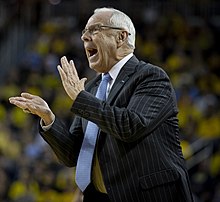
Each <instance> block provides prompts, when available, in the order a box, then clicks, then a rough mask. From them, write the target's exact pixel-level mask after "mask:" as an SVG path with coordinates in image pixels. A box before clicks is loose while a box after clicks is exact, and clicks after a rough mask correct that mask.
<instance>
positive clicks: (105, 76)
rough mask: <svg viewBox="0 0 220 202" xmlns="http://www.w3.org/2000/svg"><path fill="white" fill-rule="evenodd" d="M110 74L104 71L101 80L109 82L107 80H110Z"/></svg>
mask: <svg viewBox="0 0 220 202" xmlns="http://www.w3.org/2000/svg"><path fill="white" fill-rule="evenodd" d="M111 79H112V78H111V76H110V74H109V73H105V74H103V76H102V81H104V80H105V81H107V82H109V81H111Z"/></svg>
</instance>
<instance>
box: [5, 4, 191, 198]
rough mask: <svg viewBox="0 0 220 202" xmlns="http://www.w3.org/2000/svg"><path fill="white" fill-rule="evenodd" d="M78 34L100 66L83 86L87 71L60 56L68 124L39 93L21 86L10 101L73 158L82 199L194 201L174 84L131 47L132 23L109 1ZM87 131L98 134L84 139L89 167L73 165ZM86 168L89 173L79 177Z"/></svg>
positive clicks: (92, 62)
mask: <svg viewBox="0 0 220 202" xmlns="http://www.w3.org/2000/svg"><path fill="white" fill-rule="evenodd" d="M81 38H82V41H83V43H84V47H85V51H86V55H87V58H88V61H89V66H90V68H92V69H94V70H95V71H96V72H98V73H101V74H100V75H99V76H97V77H96V78H95V79H93V80H91V81H90V82H89V83H88V84H87V85H86V87H85V88H84V83H85V81H86V79H85V78H83V79H81V80H80V79H79V78H78V74H77V71H76V69H75V65H74V63H73V61H70V62H68V61H67V59H66V57H62V58H61V65H58V71H59V74H60V76H61V80H62V84H63V86H64V89H65V91H66V93H67V94H68V96H69V97H70V98H71V99H72V100H73V105H72V108H71V111H72V112H73V113H74V115H75V119H74V121H73V124H72V126H71V127H70V129H69V130H68V129H67V128H66V127H65V125H64V124H63V123H62V122H61V121H60V120H59V119H58V118H57V117H55V115H54V114H53V112H52V111H51V110H50V108H49V106H48V105H47V103H46V102H45V101H44V100H43V99H42V98H40V97H38V96H35V95H31V94H28V93H22V94H21V97H12V98H10V99H9V100H10V102H11V103H12V104H15V105H17V106H18V107H20V108H22V109H23V110H24V111H25V112H30V113H32V114H36V115H38V116H39V117H40V118H41V122H40V123H41V127H40V132H41V135H42V137H43V138H44V139H45V140H46V141H47V142H48V144H49V145H50V146H51V147H52V149H53V150H54V152H55V153H56V155H57V157H58V158H59V160H61V161H62V162H63V163H64V164H65V165H67V166H76V182H77V184H78V186H79V187H80V189H81V190H82V191H83V194H84V201H96V202H97V201H112V202H146V201H149V202H159V201H161V202H172V201H173V202H177V201H178V202H180V201H185V202H190V201H193V198H192V193H191V190H190V186H189V179H188V174H187V170H186V168H185V165H184V159H183V156H182V151H181V147H180V142H179V137H178V135H179V129H178V120H177V111H178V110H177V104H176V100H175V93H174V90H173V88H172V85H171V83H170V80H169V78H168V76H167V75H166V73H165V72H164V71H163V70H162V69H161V68H159V67H157V66H154V65H152V64H149V63H145V62H143V61H139V60H138V59H137V58H136V57H135V56H134V55H133V52H134V49H135V28H134V26H133V23H132V21H131V20H130V18H129V17H128V16H127V15H125V14H124V13H122V12H120V11H118V10H115V9H111V8H101V9H96V10H95V11H94V14H93V15H92V16H91V17H90V19H89V20H88V22H87V24H86V27H85V29H84V30H83V33H82V37H81ZM106 75H108V77H109V78H110V80H109V81H108V82H107V84H106V85H107V92H105V97H103V99H102V100H100V98H99V95H97V94H99V93H98V92H99V91H100V90H99V89H100V88H101V87H100V86H101V85H102V84H99V83H100V80H101V78H104V77H106ZM109 75H110V76H109ZM103 80H104V79H102V81H101V83H102V82H103ZM98 86H99V87H98ZM97 89H98V90H97ZM96 92H97V93H96ZM94 123H95V124H96V126H98V129H94V127H95V126H94V125H95V124H94ZM91 125H93V127H91ZM88 128H89V129H88ZM91 128H92V129H91ZM97 130H98V132H97ZM93 131H96V132H93ZM87 133H89V137H92V136H93V134H94V133H95V134H97V135H96V139H95V140H91V141H95V142H96V148H95V151H94V155H93V154H92V158H93V164H92V171H91V175H90V173H89V172H90V168H89V166H88V167H86V169H85V165H84V168H82V167H80V165H81V164H83V163H84V162H83V161H86V160H85V159H86V158H87V157H88V156H89V155H90V152H88V153H86V152H87V150H86V149H87V148H84V146H83V145H84V142H86V141H87V140H86V139H87V138H89V137H87ZM92 144H93V143H88V142H87V143H86V146H87V147H90V146H91V145H92ZM91 147H92V146H91ZM91 150H92V149H91ZM83 152H85V153H86V155H85V156H84V157H83V159H82V160H81V157H79V156H81V154H82V153H83ZM92 152H93V151H92ZM92 152H91V153H92ZM78 157H79V158H78ZM83 169H85V170H83ZM77 170H78V171H77ZM81 171H83V173H81ZM87 172H88V173H89V179H88V180H87V181H86V182H81V181H83V179H84V177H85V175H86V174H87ZM84 174H85V175H84ZM77 176H78V177H77ZM90 176H91V179H90Z"/></svg>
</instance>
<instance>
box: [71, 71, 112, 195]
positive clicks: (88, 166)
mask: <svg viewBox="0 0 220 202" xmlns="http://www.w3.org/2000/svg"><path fill="white" fill-rule="evenodd" d="M110 80H111V76H110V75H109V74H108V73H107V74H104V75H103V77H102V81H101V83H100V84H99V87H98V90H97V92H96V97H97V98H99V99H100V100H106V90H107V86H108V82H109V81H110ZM98 131H99V128H98V126H97V125H96V124H95V123H93V122H90V121H88V125H87V128H86V132H85V136H84V139H83V143H82V146H81V150H80V153H79V157H78V161H77V166H76V179H75V180H76V184H77V185H78V187H79V188H80V190H81V191H84V190H85V189H86V187H87V186H88V185H89V183H90V182H91V170H92V159H93V154H94V150H95V144H96V140H97V136H98Z"/></svg>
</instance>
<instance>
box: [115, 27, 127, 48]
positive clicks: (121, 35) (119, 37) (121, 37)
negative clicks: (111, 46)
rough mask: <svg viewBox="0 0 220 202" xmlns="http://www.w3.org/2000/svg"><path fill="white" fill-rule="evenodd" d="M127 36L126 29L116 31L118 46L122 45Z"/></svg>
mask: <svg viewBox="0 0 220 202" xmlns="http://www.w3.org/2000/svg"><path fill="white" fill-rule="evenodd" d="M127 38H128V33H127V32H126V31H120V32H118V35H117V43H118V47H120V46H122V45H123V44H124V43H125V42H126V41H127Z"/></svg>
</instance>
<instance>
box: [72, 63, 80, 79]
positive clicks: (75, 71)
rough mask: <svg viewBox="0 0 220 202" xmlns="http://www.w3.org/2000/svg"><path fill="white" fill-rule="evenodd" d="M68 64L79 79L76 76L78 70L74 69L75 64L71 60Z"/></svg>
mask: <svg viewBox="0 0 220 202" xmlns="http://www.w3.org/2000/svg"><path fill="white" fill-rule="evenodd" d="M70 65H71V67H72V72H73V75H75V76H76V77H77V79H79V77H78V72H77V70H76V66H75V64H74V62H73V60H70Z"/></svg>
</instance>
